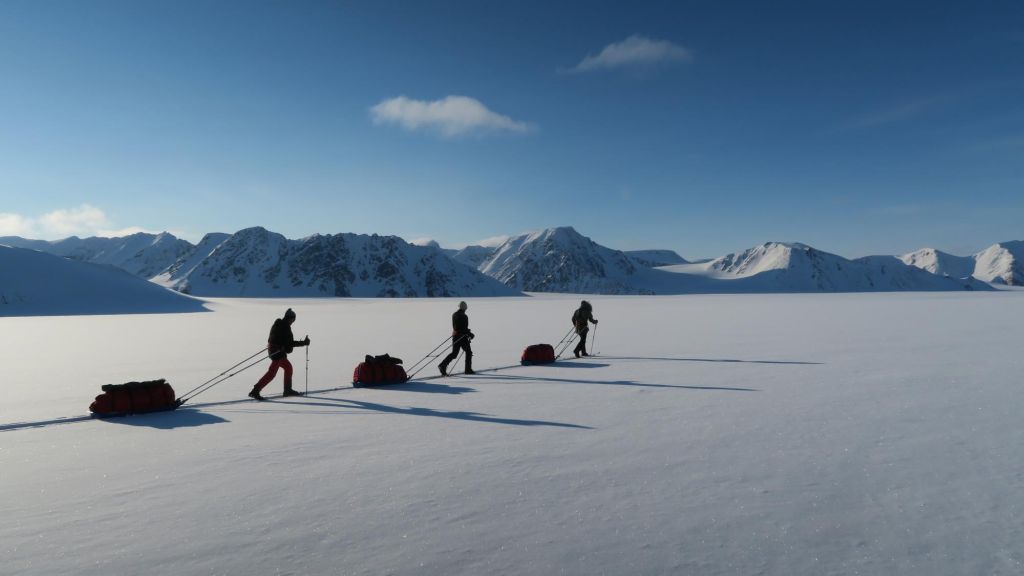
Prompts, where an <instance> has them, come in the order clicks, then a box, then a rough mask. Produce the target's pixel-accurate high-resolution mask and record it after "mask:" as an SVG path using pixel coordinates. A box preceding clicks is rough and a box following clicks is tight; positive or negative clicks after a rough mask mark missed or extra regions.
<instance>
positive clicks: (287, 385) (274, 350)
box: [249, 308, 309, 400]
mask: <svg viewBox="0 0 1024 576" xmlns="http://www.w3.org/2000/svg"><path fill="white" fill-rule="evenodd" d="M293 322H295V312H294V311H292V309H291V308H289V309H288V310H286V311H285V313H284V317H283V318H278V319H277V320H274V325H273V326H271V327H270V337H269V338H268V339H267V353H268V354H269V355H270V359H271V360H272V362H271V363H270V367H269V368H267V373H266V374H264V375H263V377H262V378H260V381H259V382H257V383H256V385H255V386H253V387H252V391H251V392H249V398H252V399H253V400H263V396H260V391H261V390H263V387H264V386H266V385H267V384H269V383H270V381H271V380H273V379H274V376H277V370H278V369H279V368H284V395H285V396H302V392H299V391H297V390H294V389H293V388H292V363H291V362H289V361H288V354H289V353H291V352H292V350H293V349H294V348H295V347H297V346H309V336H306V338H305V340H295V337H294V336H292V323H293Z"/></svg>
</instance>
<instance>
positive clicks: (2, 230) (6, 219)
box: [0, 213, 33, 236]
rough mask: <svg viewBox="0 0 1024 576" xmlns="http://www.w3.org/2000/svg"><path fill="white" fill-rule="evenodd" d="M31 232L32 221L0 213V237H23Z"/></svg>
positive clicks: (17, 215) (19, 215) (18, 215)
mask: <svg viewBox="0 0 1024 576" xmlns="http://www.w3.org/2000/svg"><path fill="white" fill-rule="evenodd" d="M32 230H33V224H32V221H31V220H29V219H28V218H25V217H24V216H22V215H21V214H7V213H0V236H25V235H27V234H31V233H32Z"/></svg>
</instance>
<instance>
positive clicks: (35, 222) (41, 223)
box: [0, 204, 153, 240]
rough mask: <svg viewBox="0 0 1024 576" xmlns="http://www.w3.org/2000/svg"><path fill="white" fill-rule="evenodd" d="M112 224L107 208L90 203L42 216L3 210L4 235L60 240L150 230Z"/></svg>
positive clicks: (0, 222)
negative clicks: (11, 212) (119, 227)
mask: <svg viewBox="0 0 1024 576" xmlns="http://www.w3.org/2000/svg"><path fill="white" fill-rule="evenodd" d="M111 224H112V223H111V221H110V219H109V218H108V217H107V215H106V213H104V212H103V210H101V209H99V208H97V207H95V206H92V205H90V204H82V205H81V206H78V207H77V208H61V209H58V210H54V211H52V212H47V213H46V214H43V215H42V216H39V217H31V216H25V215H22V214H9V213H8V214H0V236H22V237H25V238H32V239H41V240H58V239H61V238H67V237H68V236H104V237H117V236H128V235H130V234H135V233H137V232H149V231H148V230H146V229H144V228H140V227H138V226H129V227H127V228H121V229H114V228H112V225H111ZM150 233H153V232H150Z"/></svg>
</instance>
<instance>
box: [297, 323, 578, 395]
mask: <svg viewBox="0 0 1024 576" xmlns="http://www.w3.org/2000/svg"><path fill="white" fill-rule="evenodd" d="M594 333H595V334H596V333H597V331H596V330H595V331H594ZM303 394H309V344H306V390H305V391H304V392H303Z"/></svg>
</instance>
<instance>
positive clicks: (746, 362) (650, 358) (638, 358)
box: [601, 356, 824, 366]
mask: <svg viewBox="0 0 1024 576" xmlns="http://www.w3.org/2000/svg"><path fill="white" fill-rule="evenodd" d="M601 358H604V359H608V360H658V361H667V362H727V363H741V364H800V365H807V366H820V365H822V364H824V362H800V361H787V360H736V359H733V358H658V357H645V356H601Z"/></svg>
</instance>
